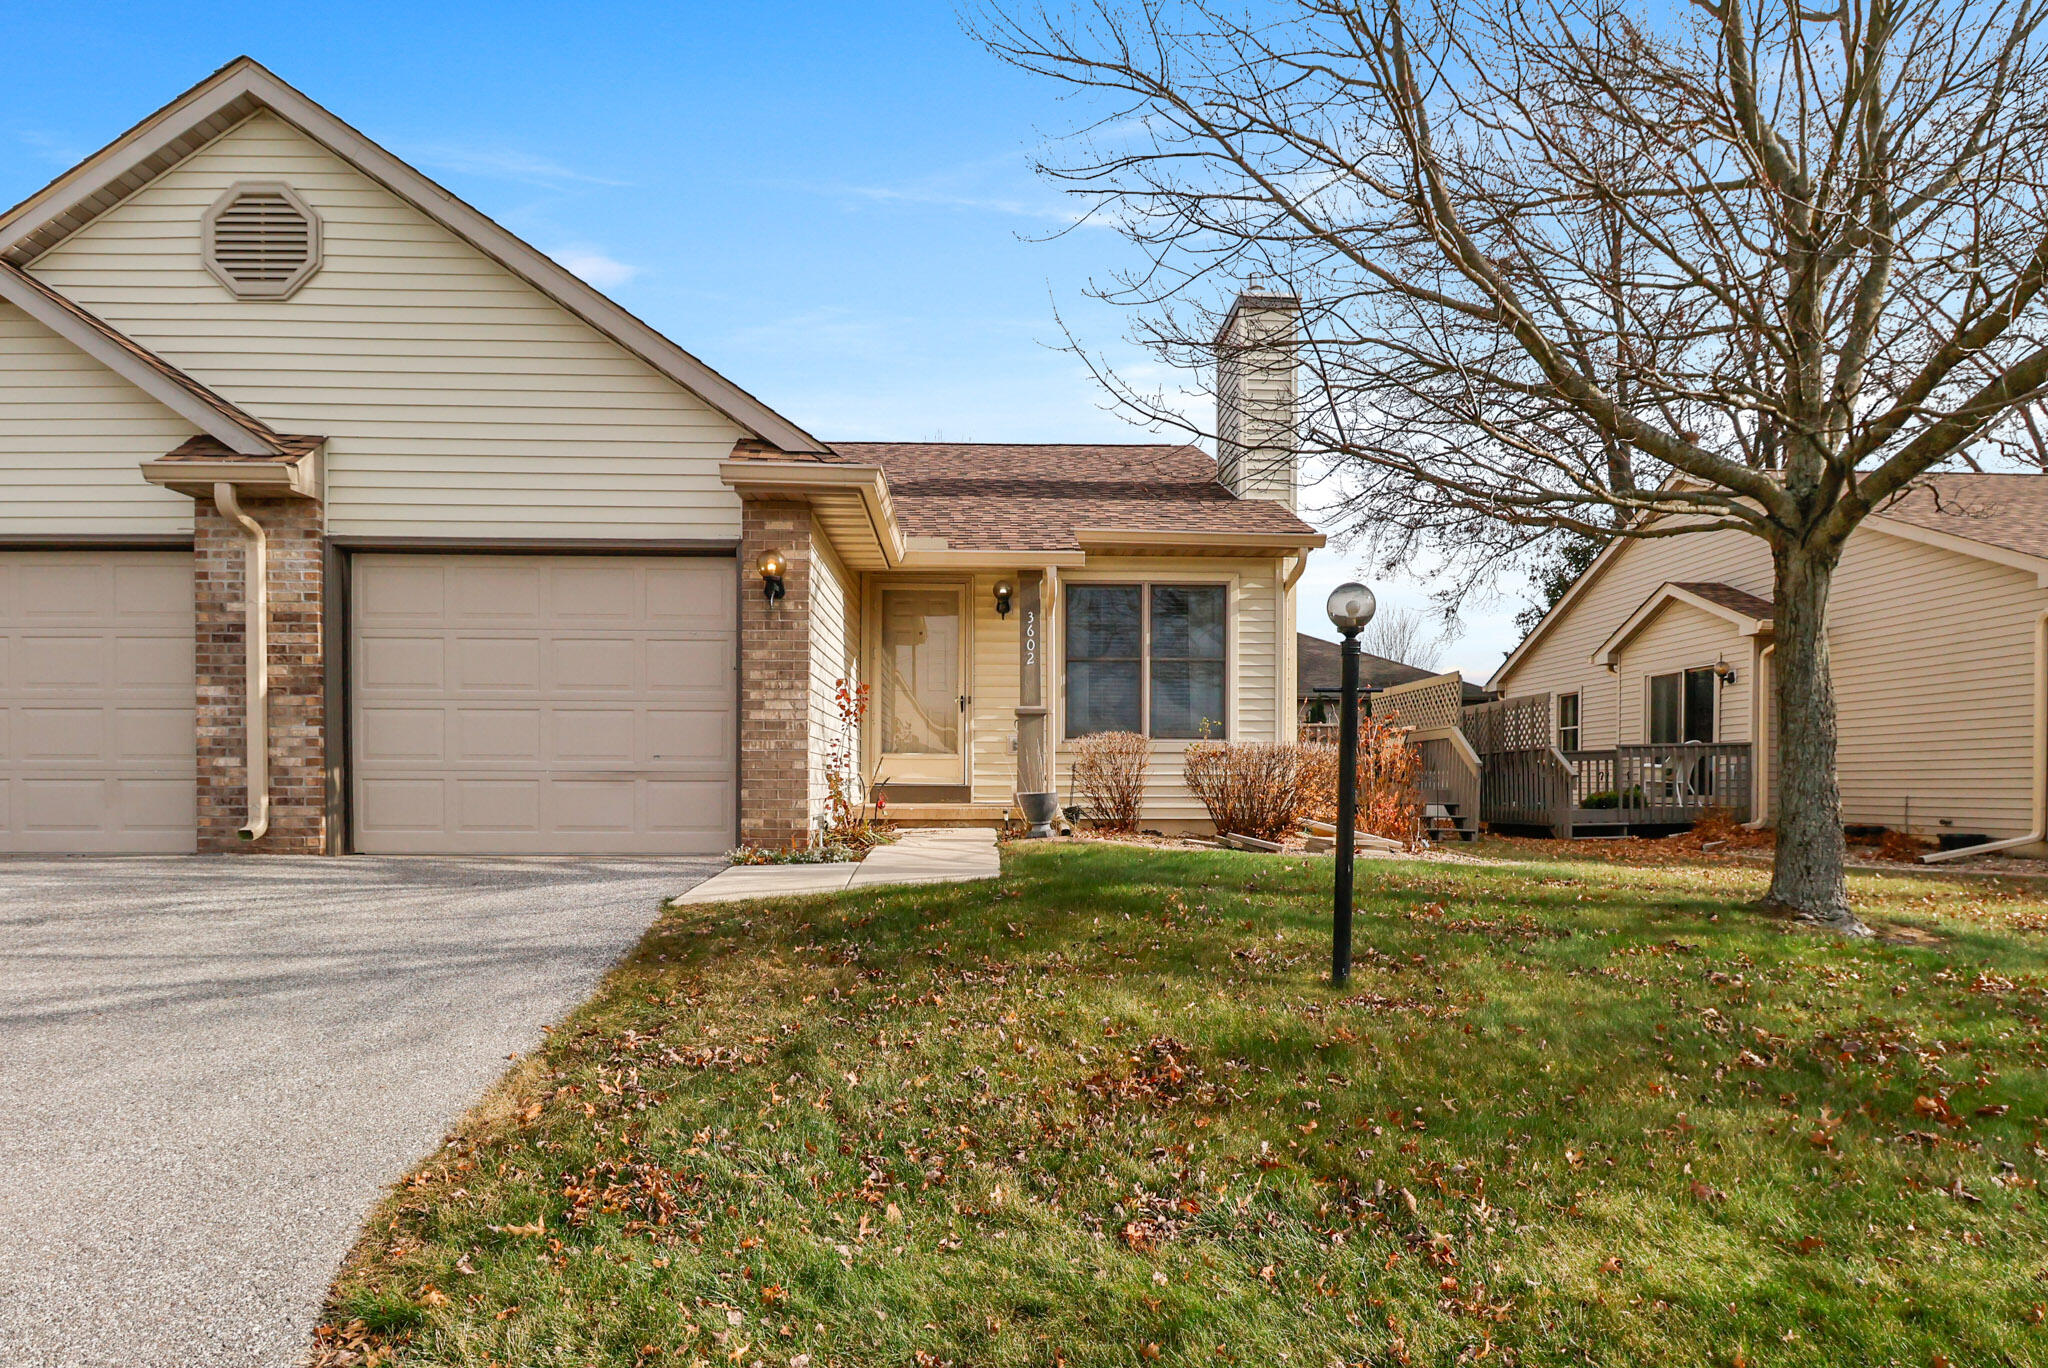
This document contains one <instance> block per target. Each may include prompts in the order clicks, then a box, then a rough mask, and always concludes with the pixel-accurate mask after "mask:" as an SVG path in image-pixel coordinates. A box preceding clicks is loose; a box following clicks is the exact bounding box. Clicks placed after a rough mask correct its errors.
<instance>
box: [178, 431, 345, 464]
mask: <svg viewBox="0 0 2048 1368" xmlns="http://www.w3.org/2000/svg"><path fill="white" fill-rule="evenodd" d="M326 440H327V439H326V438H325V437H298V436H293V435H291V434H289V433H286V434H282V435H280V436H279V437H278V438H277V439H276V441H277V448H278V454H277V455H275V456H244V455H243V454H242V453H240V452H238V451H233V450H230V449H229V448H228V445H227V443H225V442H223V441H221V440H220V439H219V438H218V437H209V436H207V435H206V434H205V433H201V434H199V436H197V437H187V438H186V439H185V440H184V441H182V442H180V443H178V445H176V446H174V447H172V448H171V449H170V450H169V451H167V452H165V453H164V454H163V456H162V457H161V459H163V460H166V461H275V460H279V459H284V460H292V459H295V458H297V457H300V456H304V455H305V454H306V453H307V452H309V451H311V450H313V448H315V447H317V446H319V445H320V444H321V443H322V442H324V441H326Z"/></svg>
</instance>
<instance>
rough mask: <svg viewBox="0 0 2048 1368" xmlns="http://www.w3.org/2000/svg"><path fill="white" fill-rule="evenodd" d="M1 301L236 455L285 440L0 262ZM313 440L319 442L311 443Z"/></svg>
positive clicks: (262, 451)
mask: <svg viewBox="0 0 2048 1368" xmlns="http://www.w3.org/2000/svg"><path fill="white" fill-rule="evenodd" d="M0 300H5V301H6V302H7V303H9V304H12V305H13V306H14V307H15V308H17V309H20V310H21V311H22V312H23V313H25V314H27V315H28V316H29V317H30V318H33V319H34V320H35V321H36V322H38V323H40V324H42V325H43V326H44V327H46V328H48V329H49V330H50V331H51V332H53V333H55V334H57V336H59V337H61V338H63V339H64V340H65V341H66V342H69V343H70V344H71V345H72V346H74V347H76V348H78V349H79V350H80V351H82V352H84V353H85V354H86V355H87V356H90V357H91V358H92V359H93V360H95V361H97V362H99V363H100V364H101V365H103V366H105V367H106V368H107V369H108V370H110V371H112V372H114V374H116V375H118V376H120V377H121V378H122V379H123V380H126V381H127V382H128V383H129V384H131V385H134V386H135V387H136V388H137V389H139V390H141V391H142V392H143V393H144V394H147V395H148V396H149V397H150V398H152V399H154V400H156V401H157V402H158V403H160V404H162V405H163V406H164V407H165V408H167V409H169V410H170V411H171V412H173V413H175V414H177V415H178V416H179V417H180V418H183V419H184V420H185V421H186V422H188V423H190V424H192V426H194V427H196V428H198V429H199V430H200V431H201V432H202V433H204V434H206V435H207V436H208V437H210V438H212V439H213V440H214V441H216V442H218V443H219V444H220V445H221V446H222V447H224V448H225V449H226V450H228V451H230V452H233V453H234V454H235V455H238V456H278V455H282V454H284V453H285V451H286V450H287V448H286V446H285V445H284V444H285V442H286V441H287V439H286V438H285V437H283V436H282V435H281V434H279V433H278V432H277V431H276V430H275V429H273V428H272V427H271V426H270V425H269V424H267V423H265V422H264V421H263V420H261V419H260V418H257V417H255V416H254V415H252V414H250V413H248V412H246V411H245V410H243V409H241V408H240V407H238V406H237V405H235V404H233V403H230V402H229V401H228V400H226V399H223V398H222V397H221V396H220V395H218V394H215V393H214V392H213V391H212V390H210V389H208V388H207V387H206V386H204V385H202V384H200V383H199V382H198V381H197V380H194V379H193V378H192V377H191V376H189V375H187V374H185V372H183V371H181V370H179V369H178V368H177V367H176V366H173V365H172V364H171V363H170V362H168V361H166V360H164V359H163V358H162V357H161V356H158V355H157V354H156V353H155V352H153V351H151V350H149V348H147V347H145V346H143V345H142V344H141V343H139V342H136V341H135V340H134V339H132V338H130V337H128V336H126V335H125V334H123V333H122V332H120V331H119V330H118V329H116V328H114V327H112V326H110V325H109V324H107V323H106V322H105V321H104V320H102V319H101V318H99V317H98V316H97V315H95V314H93V313H90V312H88V311H87V310H85V309H83V308H80V307H79V306H78V305H76V304H74V303H72V302H71V301H70V300H69V299H66V298H65V297H64V296H63V295H60V294H58V293H57V292H56V291H55V290H52V289H51V288H50V287H49V286H47V285H45V284H43V283H42V282H41V281H40V280H37V279H36V278H35V277H34V276H31V275H29V274H28V273H27V272H26V271H23V270H22V269H20V268H19V267H17V266H15V265H13V264H12V263H11V262H8V261H6V260H4V259H0ZM314 440H315V441H317V440H318V439H317V438H316V439H314Z"/></svg>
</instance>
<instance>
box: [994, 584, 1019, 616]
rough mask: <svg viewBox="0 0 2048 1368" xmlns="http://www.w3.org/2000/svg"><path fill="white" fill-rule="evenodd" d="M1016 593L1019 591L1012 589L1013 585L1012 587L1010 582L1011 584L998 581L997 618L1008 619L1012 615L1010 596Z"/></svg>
mask: <svg viewBox="0 0 2048 1368" xmlns="http://www.w3.org/2000/svg"><path fill="white" fill-rule="evenodd" d="M1016 592H1017V591H1016V590H1015V589H1014V588H1012V587H1011V585H1010V582H1009V581H1008V580H997V581H996V616H997V617H1005V618H1006V617H1008V616H1009V615H1010V595H1012V594H1014V593H1016Z"/></svg>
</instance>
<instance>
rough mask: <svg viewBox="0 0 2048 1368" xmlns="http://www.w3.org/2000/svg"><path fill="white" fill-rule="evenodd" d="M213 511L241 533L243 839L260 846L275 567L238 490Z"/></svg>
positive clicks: (266, 803) (228, 490) (266, 799)
mask: <svg viewBox="0 0 2048 1368" xmlns="http://www.w3.org/2000/svg"><path fill="white" fill-rule="evenodd" d="M213 506H214V507H215V508H218V509H219V510H220V515H221V516H222V517H223V518H226V519H227V520H228V521H229V522H232V523H237V524H239V525H240V526H241V529H242V607H243V608H244V610H245V611H246V612H247V614H248V617H247V625H246V627H245V628H244V629H243V633H242V654H243V657H244V660H245V661H246V663H247V666H248V679H247V683H246V684H245V685H244V687H243V699H244V702H245V704H246V707H247V716H246V720H245V722H244V726H243V734H244V738H245V740H246V741H247V744H248V751H249V762H248V776H249V782H248V797H247V800H246V801H247V807H248V819H247V821H245V822H244V823H243V825H242V829H241V831H240V832H239V833H238V834H239V835H240V836H241V838H242V839H243V840H245V841H255V840H260V839H261V838H262V836H263V833H264V832H266V831H268V830H270V669H269V664H270V563H269V555H268V551H269V543H268V541H267V539H266V538H265V537H264V535H263V525H262V524H261V523H259V522H257V521H256V520H255V519H254V518H252V517H250V516H249V515H248V514H247V513H244V512H243V511H242V505H241V504H240V503H239V502H238V501H237V500H236V498H235V487H234V486H233V485H232V484H229V483H227V482H226V481H221V482H219V483H217V484H215V485H214V487H213Z"/></svg>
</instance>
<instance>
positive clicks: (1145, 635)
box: [1054, 571, 1240, 748]
mask: <svg viewBox="0 0 2048 1368" xmlns="http://www.w3.org/2000/svg"><path fill="white" fill-rule="evenodd" d="M1239 580H1240V576H1238V575H1236V574H1229V575H1214V574H1211V575H1203V574H1193V575H1176V574H1156V573H1155V574H1118V573H1116V572H1115V571H1102V572H1097V573H1094V574H1073V573H1063V574H1062V575H1061V576H1060V603H1059V619H1058V624H1057V625H1058V628H1059V630H1058V631H1057V632H1055V633H1054V636H1055V637H1056V638H1057V648H1058V657H1057V659H1056V660H1055V662H1054V665H1055V671H1056V673H1055V679H1056V680H1057V683H1058V687H1059V708H1058V717H1057V719H1056V722H1057V726H1058V730H1057V731H1056V732H1055V733H1054V735H1055V737H1056V738H1057V741H1056V745H1057V746H1060V747H1070V746H1072V745H1073V744H1074V743H1075V742H1076V741H1079V740H1080V739H1081V738H1080V737H1079V736H1069V735H1068V734H1067V596H1068V594H1069V593H1070V592H1071V591H1072V590H1074V589H1075V588H1095V587H1098V586H1100V587H1105V588H1111V587H1118V586H1135V587H1136V588H1138V589H1139V590H1140V591H1141V592H1140V594H1139V596H1138V617H1139V624H1140V628H1141V635H1140V638H1139V652H1140V654H1139V657H1138V664H1139V668H1138V720H1139V725H1140V726H1141V727H1142V728H1143V730H1142V731H1141V732H1140V735H1142V736H1144V737H1145V739H1146V740H1148V741H1150V742H1151V743H1152V744H1153V746H1154V747H1162V746H1163V747H1167V748H1172V747H1177V746H1178V747H1185V746H1189V745H1192V744H1194V743H1195V742H1197V741H1200V740H1201V739H1202V738H1201V737H1198V736H1195V737H1189V736H1154V735H1152V591H1153V589H1155V588H1159V589H1195V588H1219V589H1221V590H1222V591H1223V734H1222V735H1221V736H1216V737H1211V738H1210V739H1211V740H1214V741H1228V740H1233V739H1235V738H1236V736H1237V734H1238V718H1237V601H1238V597H1239V595H1238V589H1239ZM1088 735H1094V733H1088Z"/></svg>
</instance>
